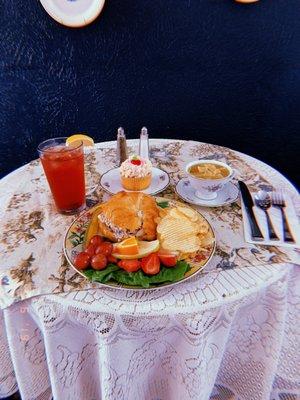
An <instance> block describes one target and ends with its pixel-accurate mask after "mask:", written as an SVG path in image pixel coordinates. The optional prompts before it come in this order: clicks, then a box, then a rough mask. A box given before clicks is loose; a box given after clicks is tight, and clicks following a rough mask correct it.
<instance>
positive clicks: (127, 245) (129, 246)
mask: <svg viewBox="0 0 300 400" xmlns="http://www.w3.org/2000/svg"><path fill="white" fill-rule="evenodd" d="M116 252H117V253H118V254H123V255H127V256H130V255H135V254H138V252H139V247H138V241H137V240H136V238H135V237H130V238H128V239H125V240H123V242H121V243H118V244H117V245H116Z"/></svg>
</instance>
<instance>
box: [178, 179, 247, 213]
mask: <svg viewBox="0 0 300 400" xmlns="http://www.w3.org/2000/svg"><path fill="white" fill-rule="evenodd" d="M175 191H176V193H177V194H178V196H179V197H180V198H181V199H182V200H184V201H186V202H187V203H190V204H194V205H196V206H204V207H220V206H225V205H226V204H230V203H234V202H235V201H237V200H238V198H239V189H238V188H237V186H236V185H235V184H234V183H232V182H228V183H226V185H224V187H223V189H222V190H220V191H219V192H218V195H217V197H216V198H215V199H213V200H204V199H200V198H199V197H197V196H196V194H195V189H194V188H193V187H192V185H191V184H190V181H189V179H188V178H183V179H180V181H179V182H178V183H177V185H176V188H175Z"/></svg>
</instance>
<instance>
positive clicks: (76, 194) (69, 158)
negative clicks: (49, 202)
mask: <svg viewBox="0 0 300 400" xmlns="http://www.w3.org/2000/svg"><path fill="white" fill-rule="evenodd" d="M66 139H67V138H66V137H60V138H55V139H48V140H45V141H44V142H42V143H41V144H40V145H39V146H38V152H39V156H40V160H41V162H42V165H43V168H44V172H45V175H46V177H47V181H48V183H49V186H50V189H51V192H52V195H53V198H54V202H55V205H56V207H57V209H58V211H59V212H60V213H63V214H74V213H76V212H79V211H81V210H83V209H84V208H85V181H84V154H83V143H82V142H80V143H79V144H78V143H77V144H75V145H72V144H70V145H68V146H67V145H66Z"/></svg>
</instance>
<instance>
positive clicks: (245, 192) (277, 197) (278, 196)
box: [239, 181, 295, 243]
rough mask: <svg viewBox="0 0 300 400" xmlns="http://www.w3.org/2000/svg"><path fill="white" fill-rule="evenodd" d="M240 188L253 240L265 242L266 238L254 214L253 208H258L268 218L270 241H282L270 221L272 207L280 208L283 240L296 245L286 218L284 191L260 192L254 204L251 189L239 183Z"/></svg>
mask: <svg viewBox="0 0 300 400" xmlns="http://www.w3.org/2000/svg"><path fill="white" fill-rule="evenodd" d="M239 187H240V191H241V196H242V199H243V202H244V206H245V210H246V213H247V216H248V219H249V224H250V230H251V236H252V239H253V240H255V241H263V240H264V239H265V238H264V236H263V234H262V232H261V230H260V228H259V226H258V223H257V221H256V218H255V214H254V212H253V207H254V206H257V207H259V208H260V209H262V210H263V211H264V213H265V216H266V221H267V229H268V234H269V238H267V239H270V240H274V241H278V240H280V239H279V237H278V235H277V233H276V232H275V229H274V226H273V224H272V221H271V219H270V215H269V212H268V210H269V209H270V208H271V207H275V208H278V209H279V210H280V212H281V220H282V233H283V235H282V236H283V240H284V242H287V243H295V240H294V238H293V236H292V234H291V231H290V228H289V225H288V221H287V217H286V212H285V209H286V201H285V198H284V194H283V192H282V191H276V192H271V193H269V192H266V191H264V190H261V191H259V192H258V193H257V194H256V195H255V203H254V202H253V199H252V196H251V194H250V192H249V189H248V187H247V185H246V184H245V183H244V182H242V181H239Z"/></svg>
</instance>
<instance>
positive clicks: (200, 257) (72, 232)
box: [64, 197, 216, 290]
mask: <svg viewBox="0 0 300 400" xmlns="http://www.w3.org/2000/svg"><path fill="white" fill-rule="evenodd" d="M155 199H156V202H157V203H158V204H161V205H162V204H163V205H164V208H168V207H173V206H181V207H189V206H188V205H186V204H183V203H181V202H178V201H175V200H171V199H166V198H162V197H156V198H155ZM96 208H97V206H95V207H93V208H91V209H90V210H87V211H85V212H83V213H81V215H80V216H79V217H78V218H76V219H75V220H74V221H73V222H72V224H71V225H70V226H69V228H68V230H67V232H66V235H65V239H64V253H65V256H66V259H67V261H68V263H69V264H70V266H71V267H72V268H74V270H75V271H76V272H78V273H79V274H80V275H82V276H84V277H85V278H86V279H88V280H89V278H88V277H87V276H86V275H85V274H84V273H83V271H81V270H78V269H77V268H76V267H75V265H74V263H73V260H74V258H75V256H76V254H78V253H79V252H81V251H83V250H84V238H85V233H86V230H87V227H88V225H89V223H90V221H91V218H92V216H93V212H94V210H95V209H96ZM197 212H198V211H197ZM198 214H199V216H200V218H201V220H202V221H203V222H205V224H207V227H208V235H209V238H211V243H212V244H211V245H209V246H208V247H207V248H206V249H205V251H203V249H199V251H198V252H196V254H195V255H194V257H193V259H191V260H187V262H188V263H189V264H190V269H189V271H187V272H186V273H185V275H184V276H183V278H182V279H180V280H178V281H176V282H164V283H159V284H155V285H154V284H153V285H150V286H149V287H147V288H145V287H142V286H131V285H126V284H120V283H118V282H115V281H112V280H111V281H108V282H106V283H100V282H97V283H98V284H99V285H102V286H106V287H112V288H119V289H127V290H149V289H151V290H153V289H159V288H162V287H167V286H173V285H176V284H178V283H180V282H183V281H186V280H187V279H188V278H190V277H192V276H194V275H196V274H197V273H199V272H200V271H202V270H203V268H205V267H206V266H207V264H208V263H209V262H210V260H211V259H212V257H213V255H214V252H215V248H216V236H215V233H214V231H213V228H212V226H211V225H210V223H209V222H208V221H207V219H206V218H205V217H204V216H203V215H202V214H201V213H199V212H198ZM174 268H176V267H174Z"/></svg>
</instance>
